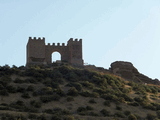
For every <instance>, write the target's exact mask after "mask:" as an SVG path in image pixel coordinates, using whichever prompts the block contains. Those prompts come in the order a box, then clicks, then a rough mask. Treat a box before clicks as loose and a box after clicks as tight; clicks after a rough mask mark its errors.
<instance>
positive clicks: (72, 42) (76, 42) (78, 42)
mask: <svg viewBox="0 0 160 120" xmlns="http://www.w3.org/2000/svg"><path fill="white" fill-rule="evenodd" d="M71 44H82V39H77V38H76V39H73V38H70V39H69V40H68V45H71Z"/></svg>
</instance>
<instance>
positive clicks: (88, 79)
mask: <svg viewBox="0 0 160 120" xmlns="http://www.w3.org/2000/svg"><path fill="white" fill-rule="evenodd" d="M118 64H119V63H118ZM123 66H124V67H123ZM126 66H130V68H131V67H132V68H133V66H132V64H128V65H122V64H121V65H120V64H119V65H117V63H113V64H112V65H111V68H110V70H104V69H102V68H97V69H89V68H88V67H84V68H75V67H72V66H69V65H64V64H53V65H52V66H48V67H47V66H32V67H28V68H26V67H23V66H22V67H16V66H13V67H11V68H10V67H9V66H7V65H6V66H1V67H0V119H1V120H17V119H18V120H27V119H31V120H144V119H145V120H158V119H160V87H159V86H158V85H153V84H142V82H144V81H143V79H142V78H144V77H142V78H141V77H139V76H138V74H140V73H139V72H138V71H137V70H136V69H135V68H134V69H132V70H131V69H129V68H128V67H126ZM126 68H127V69H126ZM127 70H128V71H127ZM126 71H127V72H128V73H127V74H126ZM113 73H114V74H113ZM129 73H130V74H129ZM115 74H116V75H115ZM128 74H129V75H128ZM120 76H121V77H120ZM142 76H143V75H142ZM135 77H137V78H135ZM137 79H138V80H139V81H138V82H135V80H137ZM148 79H149V78H148ZM145 83H146V82H145Z"/></svg>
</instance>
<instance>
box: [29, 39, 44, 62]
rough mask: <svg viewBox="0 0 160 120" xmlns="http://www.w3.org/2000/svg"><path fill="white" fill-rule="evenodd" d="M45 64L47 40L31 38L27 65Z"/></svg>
mask: <svg viewBox="0 0 160 120" xmlns="http://www.w3.org/2000/svg"><path fill="white" fill-rule="evenodd" d="M29 64H45V38H42V39H41V38H38V39H37V38H36V37H34V38H33V39H32V38H31V37H29V40H28V44H27V65H29Z"/></svg>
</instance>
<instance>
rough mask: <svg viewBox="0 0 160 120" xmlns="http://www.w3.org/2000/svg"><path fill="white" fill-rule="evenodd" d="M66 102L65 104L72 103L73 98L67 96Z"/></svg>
mask: <svg viewBox="0 0 160 120" xmlns="http://www.w3.org/2000/svg"><path fill="white" fill-rule="evenodd" d="M66 100H67V102H70V101H74V97H72V96H68V97H67V99H66Z"/></svg>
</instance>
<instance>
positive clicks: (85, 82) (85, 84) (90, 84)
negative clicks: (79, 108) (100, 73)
mask: <svg viewBox="0 0 160 120" xmlns="http://www.w3.org/2000/svg"><path fill="white" fill-rule="evenodd" d="M81 84H82V85H83V86H84V87H86V88H89V89H93V87H94V84H93V83H90V82H89V81H83V82H82V83H81Z"/></svg>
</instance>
